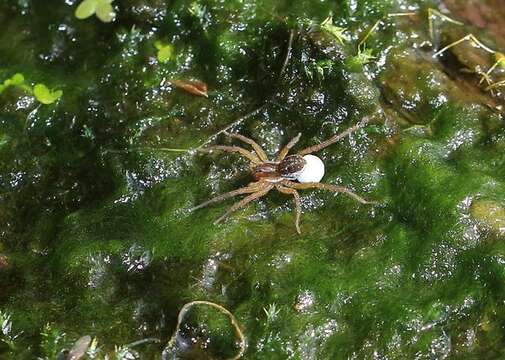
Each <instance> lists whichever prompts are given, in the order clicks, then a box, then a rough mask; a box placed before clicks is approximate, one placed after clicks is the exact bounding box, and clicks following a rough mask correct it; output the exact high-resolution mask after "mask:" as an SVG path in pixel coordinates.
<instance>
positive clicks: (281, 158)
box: [191, 120, 373, 234]
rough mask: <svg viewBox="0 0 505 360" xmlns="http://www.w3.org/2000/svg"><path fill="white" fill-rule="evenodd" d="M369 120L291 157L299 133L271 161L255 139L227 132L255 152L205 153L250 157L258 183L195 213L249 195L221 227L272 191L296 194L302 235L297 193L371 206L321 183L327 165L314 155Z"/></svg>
mask: <svg viewBox="0 0 505 360" xmlns="http://www.w3.org/2000/svg"><path fill="white" fill-rule="evenodd" d="M366 122H367V121H366V120H365V121H362V122H360V123H358V124H356V125H354V126H352V127H350V128H348V129H347V130H345V131H343V132H342V133H340V134H337V135H334V136H332V137H331V138H329V139H327V140H325V141H323V142H321V143H319V144H316V145H313V146H310V147H307V148H305V149H303V150H301V151H299V152H298V153H297V154H294V155H288V153H289V151H290V150H291V148H292V147H293V146H295V144H296V143H297V142H298V140H300V137H301V133H299V134H298V135H297V136H296V137H294V138H293V139H291V141H289V142H288V143H287V144H286V146H284V147H283V148H282V149H281V151H280V152H279V153H278V154H277V157H276V158H275V160H273V161H270V160H268V157H267V155H266V153H265V151H264V150H263V149H262V148H261V146H259V145H258V144H257V143H256V142H255V141H254V140H252V139H250V138H247V137H245V136H243V135H240V134H235V133H227V132H225V135H227V136H229V137H231V138H235V139H237V140H240V141H242V142H244V143H246V144H248V145H250V146H251V147H252V148H253V150H254V153H253V152H251V151H249V150H246V149H244V148H242V147H239V146H225V145H214V146H208V147H206V148H204V149H202V150H203V151H206V152H211V151H213V150H222V151H225V152H236V153H239V154H240V155H242V156H243V157H245V158H247V159H248V160H249V161H250V162H251V164H250V167H251V174H252V177H253V178H254V180H255V181H254V182H252V183H250V184H249V185H247V186H245V187H243V188H240V189H236V190H233V191H230V192H227V193H224V194H221V195H218V196H216V197H214V198H212V199H210V200H207V201H205V202H204V203H201V204H200V205H198V206H195V207H194V208H192V209H191V211H194V210H197V209H201V208H203V207H205V206H208V205H210V204H213V203H216V202H219V201H222V200H225V199H228V198H231V197H234V196H237V195H245V194H248V195H247V196H246V197H244V198H243V199H242V200H240V201H238V202H237V203H235V204H234V205H233V206H231V207H230V208H229V209H228V211H226V212H225V213H224V214H223V215H222V216H221V217H220V218H219V219H217V220H216V221H215V222H214V224H218V223H220V222H222V221H223V220H225V219H226V218H227V217H228V216H229V215H230V214H231V213H233V212H234V211H236V210H238V209H240V208H241V207H243V206H245V205H247V204H248V203H250V202H251V201H254V200H256V199H259V198H260V197H262V196H265V195H266V194H267V193H268V192H269V191H270V190H272V189H276V190H277V191H279V192H281V193H283V194H287V195H292V196H293V198H294V203H295V226H296V231H297V232H298V234H301V231H300V214H301V204H300V195H299V194H298V191H297V190H302V189H322V190H328V191H332V192H335V193H344V194H346V195H348V196H350V197H351V198H353V199H355V200H357V201H358V202H360V203H362V204H371V203H373V202H369V201H367V200H365V199H363V198H362V197H360V196H359V195H357V194H355V193H353V192H352V191H351V190H349V189H347V188H345V187H342V186H338V185H333V184H323V183H320V182H319V181H320V180H321V179H322V178H323V176H324V164H323V162H322V161H321V159H319V158H318V157H317V156H314V155H310V154H311V153H314V152H317V151H319V150H321V149H324V148H325V147H327V146H329V145H332V144H334V143H336V142H337V141H339V140H340V139H342V138H344V137H346V136H349V135H350V134H352V133H353V132H355V131H356V130H358V129H360V128H361V127H363V126H364V125H365V124H366Z"/></svg>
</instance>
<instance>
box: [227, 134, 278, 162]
mask: <svg viewBox="0 0 505 360" xmlns="http://www.w3.org/2000/svg"><path fill="white" fill-rule="evenodd" d="M224 134H225V135H227V136H229V137H231V138H235V139H238V140H240V141H243V142H245V143H246V144H249V145H251V146H252V148H253V149H254V151H256V155H257V156H258V157H259V158H260V160H261V161H268V156H267V154H266V153H265V151H264V150H263V149H262V148H261V146H259V145H258V143H257V142H256V141H254V140H253V139H249V138H248V137H245V136H244V135H240V134H236V133H229V132H225V133H224Z"/></svg>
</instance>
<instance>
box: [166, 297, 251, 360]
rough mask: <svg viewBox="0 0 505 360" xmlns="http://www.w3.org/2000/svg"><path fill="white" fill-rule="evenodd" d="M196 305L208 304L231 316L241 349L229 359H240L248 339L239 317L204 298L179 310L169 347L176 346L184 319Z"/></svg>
mask: <svg viewBox="0 0 505 360" xmlns="http://www.w3.org/2000/svg"><path fill="white" fill-rule="evenodd" d="M195 305H207V306H210V307H213V308H215V309H217V310H219V311H220V312H222V313H223V314H225V315H226V316H228V317H229V318H230V322H231V324H232V325H233V327H234V328H235V332H236V333H237V336H238V337H239V339H240V351H239V352H238V353H237V354H236V355H235V356H233V357H231V358H229V359H228V360H238V359H240V358H241V357H242V356H243V355H244V353H245V349H246V340H245V336H244V334H243V333H242V330H240V327H239V325H238V322H237V319H236V318H235V316H233V314H232V313H231V312H229V311H228V310H226V309H225V308H224V307H222V306H221V305H219V304H216V303H213V302H210V301H204V300H197V301H191V302H189V303H187V304H185V305H184V306H183V307H182V309H181V311H179V315H178V316H177V325H176V327H175V331H174V334H173V335H172V337H171V338H170V341H169V342H168V347H173V346H174V343H175V339H176V336H177V333H178V332H179V329H180V326H181V323H182V320H183V319H184V316H186V313H187V312H188V310H189V309H190V308H191V307H193V306H195Z"/></svg>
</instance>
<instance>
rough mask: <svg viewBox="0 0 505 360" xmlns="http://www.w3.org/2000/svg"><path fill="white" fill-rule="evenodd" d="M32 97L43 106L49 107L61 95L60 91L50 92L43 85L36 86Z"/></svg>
mask: <svg viewBox="0 0 505 360" xmlns="http://www.w3.org/2000/svg"><path fill="white" fill-rule="evenodd" d="M33 95H34V96H35V98H36V99H37V100H38V101H40V102H41V103H42V104H44V105H49V104H52V103H54V102H55V101H56V100H58V99H59V98H60V97H61V96H62V95H63V91H62V90H56V91H52V90H49V89H48V88H47V86H45V85H44V84H37V85H35V87H34V88H33Z"/></svg>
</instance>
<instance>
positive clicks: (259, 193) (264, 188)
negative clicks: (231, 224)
mask: <svg viewBox="0 0 505 360" xmlns="http://www.w3.org/2000/svg"><path fill="white" fill-rule="evenodd" d="M272 188H273V185H271V184H265V183H262V186H261V187H260V188H259V191H256V192H254V193H252V194H251V195H248V196H246V197H245V198H243V199H242V200H240V201H239V202H236V203H235V204H233V206H232V207H230V208H229V209H228V211H226V212H225V213H224V214H223V216H221V217H220V218H219V219H217V220H216V221H214V224H219V223H220V222H221V221H223V220H224V219H226V218H227V217H228V216H229V215H230V214H231V213H232V212H234V211H236V210H238V209H240V208H241V207H243V206H245V205H247V204H249V203H250V202H251V201H254V200H256V199H259V198H260V197H262V196H264V195H266V194H267V193H268V192H269V191H270V190H271V189H272Z"/></svg>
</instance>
